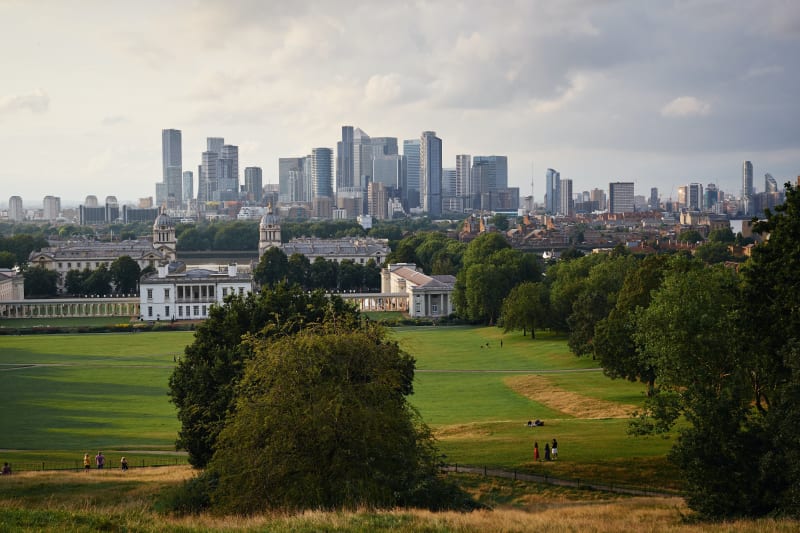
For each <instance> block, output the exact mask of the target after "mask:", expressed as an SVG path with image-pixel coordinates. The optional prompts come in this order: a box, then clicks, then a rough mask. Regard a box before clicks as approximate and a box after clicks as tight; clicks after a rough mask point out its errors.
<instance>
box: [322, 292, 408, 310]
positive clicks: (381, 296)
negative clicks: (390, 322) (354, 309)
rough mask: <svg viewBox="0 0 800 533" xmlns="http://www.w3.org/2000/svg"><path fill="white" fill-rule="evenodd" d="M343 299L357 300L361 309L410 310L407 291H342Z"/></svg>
mask: <svg viewBox="0 0 800 533" xmlns="http://www.w3.org/2000/svg"><path fill="white" fill-rule="evenodd" d="M336 296H341V297H342V299H343V300H347V301H349V302H356V304H357V305H358V309H359V311H404V312H405V311H408V294H406V293H402V292H401V293H374V292H373V293H341V294H337V295H336Z"/></svg>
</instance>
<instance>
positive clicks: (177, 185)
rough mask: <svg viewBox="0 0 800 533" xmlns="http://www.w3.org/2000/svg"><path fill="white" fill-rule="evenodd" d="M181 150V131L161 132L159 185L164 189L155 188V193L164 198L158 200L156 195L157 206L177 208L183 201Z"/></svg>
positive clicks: (168, 130) (169, 130)
mask: <svg viewBox="0 0 800 533" xmlns="http://www.w3.org/2000/svg"><path fill="white" fill-rule="evenodd" d="M182 153H183V148H182V143H181V130H175V129H165V130H161V166H162V177H161V183H163V184H164V185H165V187H160V188H158V187H157V188H156V192H157V193H158V192H161V194H162V195H163V194H166V197H164V198H159V194H156V203H157V204H158V205H167V206H168V207H179V206H180V204H181V201H182V199H183V193H182V192H181V191H182V189H183V183H182V180H183V177H182V175H181V174H182V172H183V155H182Z"/></svg>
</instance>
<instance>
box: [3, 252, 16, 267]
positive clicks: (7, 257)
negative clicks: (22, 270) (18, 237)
mask: <svg viewBox="0 0 800 533" xmlns="http://www.w3.org/2000/svg"><path fill="white" fill-rule="evenodd" d="M16 262H17V256H16V255H14V254H13V253H11V252H0V268H12V267H13V266H14V265H15V264H16Z"/></svg>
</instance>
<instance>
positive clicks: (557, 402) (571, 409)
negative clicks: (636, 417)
mask: <svg viewBox="0 0 800 533" xmlns="http://www.w3.org/2000/svg"><path fill="white" fill-rule="evenodd" d="M504 383H505V384H506V385H507V386H508V387H509V388H511V389H512V390H513V391H515V392H517V393H518V394H521V395H523V396H525V397H526V398H529V399H531V400H533V401H535V402H538V403H541V404H543V405H546V406H547V407H549V408H551V409H555V410H557V411H561V412H562V413H564V414H567V415H570V416H574V417H575V418H630V416H631V413H632V412H633V411H635V410H636V409H637V407H636V406H634V405H626V404H620V403H616V402H609V401H607V400H600V399H597V398H590V397H588V396H584V395H582V394H578V393H576V392H572V391H568V390H564V389H562V388H560V387H557V386H556V385H554V384H553V383H552V382H551V381H550V380H549V379H548V378H546V377H544V376H533V375H526V376H512V377H508V378H506V379H505V380H504Z"/></svg>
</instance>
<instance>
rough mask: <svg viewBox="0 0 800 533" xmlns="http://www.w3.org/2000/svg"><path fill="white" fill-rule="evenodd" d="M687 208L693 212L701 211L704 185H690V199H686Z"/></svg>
mask: <svg viewBox="0 0 800 533" xmlns="http://www.w3.org/2000/svg"><path fill="white" fill-rule="evenodd" d="M686 200H687V201H686V203H687V207H689V209H690V210H691V211H700V210H701V209H702V208H703V184H702V183H690V184H689V192H688V198H687V199H686Z"/></svg>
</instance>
